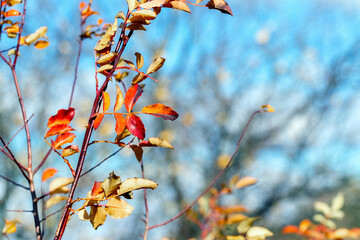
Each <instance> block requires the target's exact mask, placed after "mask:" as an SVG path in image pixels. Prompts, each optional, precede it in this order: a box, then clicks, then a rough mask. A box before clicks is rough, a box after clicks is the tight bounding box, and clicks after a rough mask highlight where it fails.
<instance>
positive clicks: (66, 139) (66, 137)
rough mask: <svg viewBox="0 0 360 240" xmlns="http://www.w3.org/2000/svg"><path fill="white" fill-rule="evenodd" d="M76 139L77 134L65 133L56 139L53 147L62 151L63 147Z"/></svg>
mask: <svg viewBox="0 0 360 240" xmlns="http://www.w3.org/2000/svg"><path fill="white" fill-rule="evenodd" d="M75 137H76V136H75V134H73V133H71V132H67V133H63V134H61V135H59V136H58V137H57V138H56V140H55V142H54V144H53V147H54V148H55V149H60V148H61V146H62V145H64V144H66V143H71V142H72V141H73V140H74V138H75Z"/></svg>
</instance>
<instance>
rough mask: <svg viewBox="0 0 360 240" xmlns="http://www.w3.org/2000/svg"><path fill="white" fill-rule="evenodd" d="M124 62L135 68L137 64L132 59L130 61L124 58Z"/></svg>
mask: <svg viewBox="0 0 360 240" xmlns="http://www.w3.org/2000/svg"><path fill="white" fill-rule="evenodd" d="M123 61H124V62H126V63H127V64H128V65H129V66H130V67H131V68H133V69H135V68H136V67H135V64H134V63H133V62H132V61H129V60H125V59H124V60H123Z"/></svg>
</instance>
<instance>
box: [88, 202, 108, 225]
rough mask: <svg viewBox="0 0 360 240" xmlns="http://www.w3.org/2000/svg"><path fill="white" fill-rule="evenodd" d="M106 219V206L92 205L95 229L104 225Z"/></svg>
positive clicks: (92, 221) (92, 219) (92, 222)
mask: <svg viewBox="0 0 360 240" xmlns="http://www.w3.org/2000/svg"><path fill="white" fill-rule="evenodd" d="M105 220H106V211H105V208H103V207H100V206H95V205H93V206H91V211H90V222H91V224H92V226H93V228H94V229H97V228H98V227H99V226H101V225H103V224H104V223H105Z"/></svg>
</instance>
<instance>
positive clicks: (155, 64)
mask: <svg viewBox="0 0 360 240" xmlns="http://www.w3.org/2000/svg"><path fill="white" fill-rule="evenodd" d="M164 63H165V58H162V57H158V58H155V60H154V62H153V63H152V64H151V65H150V66H149V68H148V70H147V71H146V74H150V73H153V72H156V71H157V70H159V69H160V68H161V67H162V66H163V65H164Z"/></svg>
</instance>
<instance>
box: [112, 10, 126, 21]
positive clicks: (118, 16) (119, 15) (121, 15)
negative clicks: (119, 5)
mask: <svg viewBox="0 0 360 240" xmlns="http://www.w3.org/2000/svg"><path fill="white" fill-rule="evenodd" d="M115 17H116V18H120V19H122V20H124V21H125V18H126V17H125V13H124V12H122V11H120V12H118V13H117V14H116V16H115Z"/></svg>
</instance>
